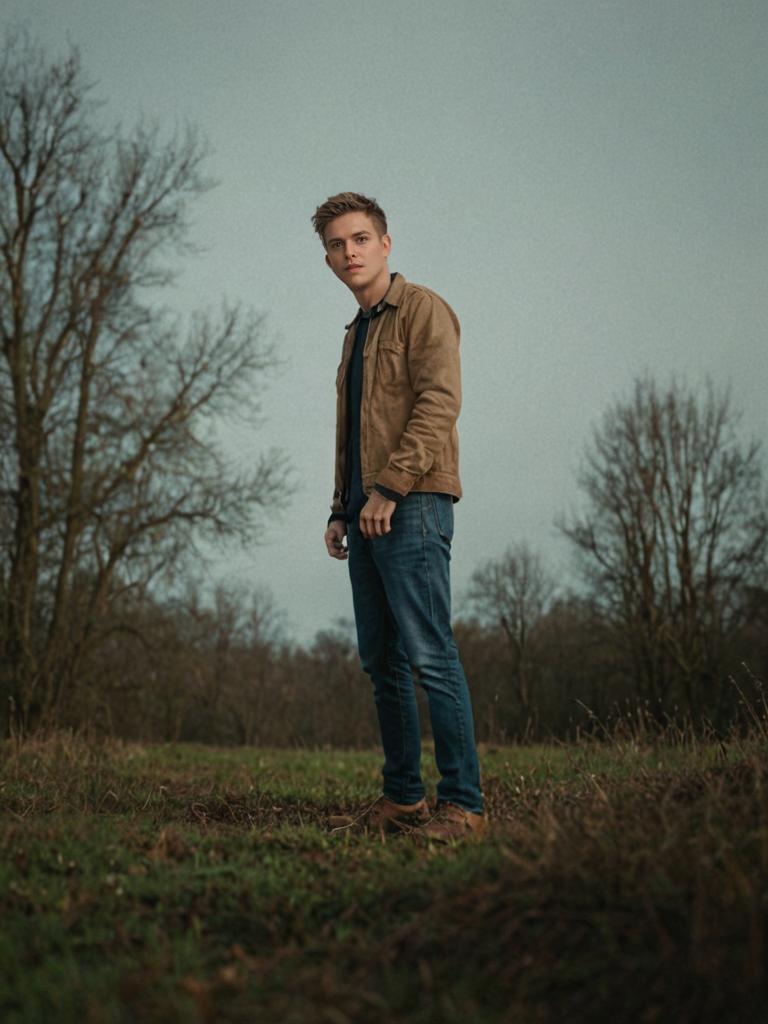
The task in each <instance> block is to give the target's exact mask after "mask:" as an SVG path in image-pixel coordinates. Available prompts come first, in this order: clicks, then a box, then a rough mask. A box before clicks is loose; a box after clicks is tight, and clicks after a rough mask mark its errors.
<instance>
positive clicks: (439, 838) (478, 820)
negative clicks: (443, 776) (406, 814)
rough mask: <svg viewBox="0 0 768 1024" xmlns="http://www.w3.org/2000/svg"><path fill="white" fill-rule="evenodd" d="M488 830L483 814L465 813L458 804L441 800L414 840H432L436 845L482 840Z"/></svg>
mask: <svg viewBox="0 0 768 1024" xmlns="http://www.w3.org/2000/svg"><path fill="white" fill-rule="evenodd" d="M487 829H488V819H487V818H486V816H485V815H484V814H475V813H474V812H473V811H467V810H465V809H464V808H463V807H459V805H458V804H452V803H449V801H447V800H441V801H440V802H439V803H438V805H437V810H436V811H435V813H434V815H433V816H432V818H431V819H430V820H429V821H428V822H427V823H426V824H425V825H422V826H421V828H420V829H419V830H418V832H416V833H414V838H417V839H419V840H428V839H432V840H434V841H435V842H438V843H452V842H456V841H459V840H462V839H474V840H478V839H482V838H483V836H484V835H485V833H486V831H487Z"/></svg>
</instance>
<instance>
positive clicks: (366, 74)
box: [0, 0, 768, 642]
mask: <svg viewBox="0 0 768 1024" xmlns="http://www.w3.org/2000/svg"><path fill="white" fill-rule="evenodd" d="M0 11H2V12H3V18H4V19H5V20H6V21H7V22H8V23H10V22H17V21H18V20H19V19H20V18H22V19H23V20H24V21H25V22H26V24H27V25H28V26H29V28H30V29H31V30H32V33H33V34H34V35H36V36H37V37H38V39H39V40H40V41H41V42H42V43H43V44H44V45H45V46H46V48H47V49H48V50H49V51H50V52H51V53H56V52H63V50H64V48H65V45H66V41H67V39H69V40H70V41H71V42H72V43H74V44H76V45H77V47H78V48H79V49H80V52H81V55H82V58H83V63H84V65H85V68H86V71H87V73H88V74H89V75H90V77H91V78H92V79H93V80H95V81H96V82H97V85H98V88H97V92H98V93H99V94H100V95H101V96H102V97H103V98H104V99H105V100H106V101H107V105H106V113H107V114H108V115H110V116H111V117H112V119H114V120H120V121H122V122H123V123H124V124H125V125H130V124H131V123H132V122H133V121H134V120H135V119H136V118H137V117H138V116H139V115H141V114H146V115H150V116H152V117H157V118H158V119H159V120H160V122H161V123H162V124H166V125H167V126H168V128H169V129H172V128H173V127H174V125H177V124H183V123H184V122H186V121H190V122H192V123H194V124H196V125H198V126H199V127H200V129H201V130H202V132H203V134H204V135H205V136H206V137H207V139H208V140H209V142H210V144H211V149H212V155H211V158H210V160H209V163H208V169H209V171H210V172H211V173H212V174H213V175H214V176H215V177H216V178H217V179H218V180H219V182H220V184H219V187H218V188H217V189H216V190H215V191H213V192H212V193H210V194H208V195H207V196H206V197H205V198H204V199H203V201H202V202H201V203H200V206H199V208H198V211H197V215H196V216H195V222H194V238H195V240H196V241H198V242H199V243H201V244H202V245H204V246H205V252H204V253H203V254H202V255H201V256H199V257H197V258H196V259H195V260H194V261H193V262H191V263H190V264H189V266H188V267H187V269H186V270H185V272H184V274H183V276H182V278H181V281H180V285H179V288H178V292H177V294H176V296H175V298H174V302H175V303H177V304H179V305H180V306H181V307H182V308H186V309H190V310H191V309H193V308H195V307H199V306H201V305H204V306H205V305H209V306H213V307H216V306H218V305H219V302H220V299H221V297H222V296H226V297H227V298H229V299H232V300H238V301H242V302H244V303H246V304H249V305H252V306H253V307H255V308H256V309H259V310H263V311H264V312H265V313H266V314H267V315H268V331H269V333H270V336H271V337H272V338H273V339H275V340H276V341H277V343H278V346H279V350H280V354H281V356H282V358H283V359H284V362H285V365H284V368H283V370H282V372H281V374H280V375H279V376H278V377H276V378H275V379H274V380H272V381H271V383H270V386H269V391H268V393H267V395H266V398H265V401H264V411H265V414H266V417H267V419H266V422H265V425H264V427H263V428H262V429H261V430H260V431H259V433H258V434H255V435H254V434H253V433H250V434H242V433H241V434H239V435H236V436H235V435H233V439H232V450H233V452H235V451H236V452H237V454H238V456H239V457H240V458H241V459H243V460H244V462H247V461H248V460H249V459H250V458H252V457H254V455H255V453H256V452H258V451H260V450H263V449H264V448H266V447H269V446H271V445H279V446H281V447H282V448H283V449H284V451H285V453H286V456H287V458H289V459H290V461H291V462H292V464H293V466H294V467H295V469H296V479H297V481H298V483H299V489H298V491H297V493H296V495H295V497H294V498H293V501H292V503H291V505H290V507H289V508H288V510H287V511H286V512H285V513H283V514H282V515H281V516H280V517H279V519H275V520H274V521H273V522H272V523H271V524H270V526H269V529H268V530H267V532H266V534H265V539H264V543H263V544H262V545H261V546H259V547H258V548H255V549H253V550H248V551H245V552H243V553H242V554H240V555H238V556H237V557H228V558H226V559H224V558H222V559H219V560H218V561H217V563H216V564H215V566H214V576H216V577H221V578H225V579H236V580H238V581H240V582H242V583H244V584H246V585H247V586H249V587H250V586H260V587H266V588H268V589H270V590H271V592H272V594H273V596H274V600H275V602H276V604H277V605H278V606H279V607H281V608H283V609H284V610H285V612H286V616H287V623H288V627H289V632H290V634H291V635H292V636H293V637H294V638H295V639H297V640H299V641H301V642H307V641H309V640H311V638H312V636H313V635H314V633H315V631H316V630H318V629H321V628H325V627H327V626H329V625H332V624H333V622H334V620H335V619H336V618H337V617H338V616H343V617H351V615H352V602H351V596H350V593H349V584H348V579H347V569H346V566H345V565H344V564H343V563H338V562H336V561H333V560H331V559H330V558H328V556H327V555H326V554H325V548H324V545H323V541H322V534H323V530H324V527H325V520H326V518H327V514H328V506H329V504H330V499H331V492H332V490H333V479H332V477H333V421H334V413H335V396H334V380H335V370H336V366H337V364H338V360H339V354H340V347H341V341H342V334H343V325H344V323H345V322H347V321H348V320H350V319H351V318H352V316H353V314H354V312H355V303H354V299H353V298H352V296H351V294H350V293H349V292H348V291H346V289H345V288H344V287H343V286H342V285H341V284H340V282H339V281H337V280H336V278H334V277H333V276H332V274H331V273H330V271H329V270H328V269H327V268H326V267H325V265H324V263H323V252H322V248H321V246H320V244H319V242H318V240H317V239H316V237H315V236H314V235H313V232H312V227H311V224H310V217H311V215H312V213H313V212H314V209H315V207H316V206H317V205H318V203H320V202H322V201H323V200H324V199H325V198H326V197H327V196H328V195H330V194H332V193H334V192H338V191H341V190H346V189H352V190H357V191H362V192H365V193H367V194H369V195H372V196H375V197H376V198H377V199H378V201H379V202H380V204H381V205H382V206H383V208H384V209H385V211H386V212H387V215H388V218H389V225H390V233H391V235H392V238H393V252H392V256H391V258H390V266H391V268H392V269H393V270H399V271H400V272H401V273H403V274H404V275H405V277H406V278H408V279H410V280H412V281H416V282H419V283H422V284H425V285H428V286H429V287H431V288H433V289H434V290H436V291H438V292H439V293H440V294H441V295H443V296H444V297H445V298H446V299H447V300H448V302H450V304H451V305H452V306H453V307H454V309H455V310H456V312H457V313H458V315H459V318H460V320H461V323H462V365H463V378H464V407H463V411H462V414H461V418H460V421H459V432H460V437H461V443H462V464H461V475H462V481H463V485H464V491H465V497H464V499H463V500H462V502H461V503H460V504H459V505H457V506H456V537H455V542H454V558H453V584H454V595H455V599H456V600H457V601H458V599H460V597H461V594H462V591H463V590H464V589H465V588H466V585H467V582H468V580H469V576H470V574H471V572H472V570H473V569H474V568H475V567H476V566H477V565H478V564H480V562H482V561H483V560H485V559H487V558H492V557H496V556H498V555H500V554H502V552H503V551H504V548H505V547H506V546H507V545H508V544H509V543H511V542H514V541H519V540H526V541H528V542H529V543H530V544H531V545H532V546H534V547H535V548H538V549H539V550H540V551H541V552H542V554H544V555H545V557H546V558H547V559H548V560H549V561H550V563H551V565H552V566H553V568H555V569H556V570H558V571H562V572H563V573H565V572H566V571H567V564H568V551H567V548H566V546H565V544H564V542H563V541H562V540H561V539H560V538H558V536H557V533H556V531H555V530H554V527H553V519H554V517H555V516H556V515H557V513H559V512H562V511H563V510H566V509H567V508H569V507H570V506H572V505H573V504H574V503H575V502H577V501H578V491H577V488H576V483H575V479H576V473H577V470H578V466H579V462H580V459H581V457H582V454H583V451H584V446H585V444H586V443H587V441H588V439H589V436H590V430H591V425H592V424H593V423H594V422H595V421H596V420H597V419H598V418H599V416H600V415H601V413H602V412H603V410H604V409H605V407H606V406H607V405H608V404H609V403H610V402H611V401H612V400H613V399H615V398H616V397H619V396H622V395H625V394H628V393H629V391H630V389H631V386H632V380H633V378H634V377H635V376H636V375H638V374H640V373H643V372H644V371H646V370H648V371H651V372H652V373H653V374H654V375H655V376H656V377H657V378H658V379H659V380H660V381H662V382H664V381H666V380H668V379H669V377H670V376H671V375H672V374H677V375H679V376H682V377H685V378H686V379H688V380H689V381H690V382H691V383H692V384H694V385H698V384H700V383H701V382H702V381H703V380H704V378H705V377H706V375H709V376H711V377H712V379H713V380H714V381H715V382H716V383H717V384H722V385H730V386H731V387H732V393H733V400H734V404H735V406H736V407H737V408H739V409H742V410H743V411H744V433H745V436H746V435H747V434H751V435H757V436H760V437H764V436H765V435H766V432H767V431H766V428H767V427H768V410H767V406H766V385H768V356H766V324H767V322H768V315H767V314H768V288H767V287H766V272H767V271H768V230H767V229H768V206H767V204H766V195H768V170H767V168H768V74H767V73H766V67H767V66H768V61H766V53H768V3H766V0H731V2H729V3H724V2H722V0H517V2H515V0H492V2H484V0H474V2H468V0H440V2H437V0H428V2H423V0H422V2H418V0H410V2H405V0H390V2H388V3H386V4H384V3H376V4H374V3H369V2H366V0H358V2H355V3H352V2H347V0H325V2H324V0H313V2H307V0H302V2H290V0H280V2H263V0H218V2H217V3H211V2H210V0H151V2H149V0H0Z"/></svg>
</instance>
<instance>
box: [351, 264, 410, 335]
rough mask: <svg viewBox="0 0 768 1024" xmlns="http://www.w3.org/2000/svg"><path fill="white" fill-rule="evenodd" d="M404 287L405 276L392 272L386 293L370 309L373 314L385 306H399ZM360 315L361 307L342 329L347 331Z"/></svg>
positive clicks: (375, 314)
mask: <svg viewBox="0 0 768 1024" xmlns="http://www.w3.org/2000/svg"><path fill="white" fill-rule="evenodd" d="M404 288H405V278H404V277H403V275H402V274H398V273H395V274H392V276H391V279H390V282H389V288H388V289H387V294H386V295H385V296H384V298H383V299H382V300H381V302H379V304H378V305H376V306H374V307H373V309H372V310H371V312H372V314H373V316H378V315H379V313H381V312H382V311H383V310H384V309H386V307H387V306H399V305H400V303H401V301H402V298H403V290H404ZM362 315H363V311H362V309H358V311H357V313H356V314H355V316H354V318H353V319H352V320H350V322H349V323H348V324H345V325H344V329H345V330H347V331H348V330H349V329H350V327H353V326H354V325H355V324H356V323H357V321H358V320H359V319H360V317H361V316H362Z"/></svg>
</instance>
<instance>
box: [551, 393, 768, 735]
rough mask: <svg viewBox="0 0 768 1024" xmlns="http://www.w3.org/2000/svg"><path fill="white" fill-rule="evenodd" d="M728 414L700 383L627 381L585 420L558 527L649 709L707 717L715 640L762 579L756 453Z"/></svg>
mask: <svg viewBox="0 0 768 1024" xmlns="http://www.w3.org/2000/svg"><path fill="white" fill-rule="evenodd" d="M738 421H739V417H738V416H737V415H736V414H735V413H734V412H733V410H732V408H731V403H730V399H729V397H728V395H727V394H719V393H716V391H715V390H714V388H713V387H712V386H711V385H709V386H708V387H707V389H706V391H705V393H704V394H703V395H702V396H697V395H696V394H694V393H693V391H692V390H690V388H688V387H687V386H684V385H682V384H678V383H673V384H671V385H670V386H669V387H667V388H666V390H661V389H660V388H659V387H658V385H657V384H656V383H655V382H654V381H653V379H651V378H650V377H644V378H642V379H640V380H638V381H636V383H635V387H634V394H633V396H632V398H630V399H629V400H626V401H618V402H616V403H614V404H613V405H612V406H611V407H610V408H609V409H608V411H607V412H606V413H605V415H604V417H603V419H602V422H601V423H600V424H599V425H598V426H597V427H596V428H595V431H594V436H593V440H592V444H591V447H590V448H589V450H588V452H587V454H586V460H585V464H584V468H583V470H582V472H581V476H580V480H579V482H580V486H581V489H582V491H583V493H584V496H585V499H586V502H585V508H584V511H583V512H582V513H581V514H577V515H574V516H572V517H571V518H570V519H567V520H564V521H563V522H562V523H561V527H562V529H563V531H564V533H565V535H566V536H567V537H569V538H570V540H571V541H572V542H573V544H574V545H575V548H576V550H577V552H578V553H579V555H580V564H581V568H582V570H583V573H584V578H585V580H586V582H587V584H588V588H589V591H590V594H591V598H592V601H593V604H594V606H595V607H596V608H597V609H598V610H599V611H600V612H601V614H602V615H603V616H604V617H605V618H606V619H607V620H608V621H609V622H610V623H611V624H612V626H613V629H614V633H615V636H616V638H617V642H618V643H620V644H621V646H622V648H623V650H624V651H625V652H626V655H627V657H628V667H629V669H630V671H631V673H632V675H633V677H634V679H635V680H636V682H637V687H638V695H639V696H640V697H641V698H644V699H647V700H648V701H650V702H651V705H652V706H653V707H654V708H656V709H658V710H660V711H667V712H669V711H670V710H671V709H672V707H673V705H678V706H680V707H682V708H683V709H685V710H687V712H689V713H690V714H692V715H693V716H694V717H695V718H699V717H701V716H702V715H703V714H704V713H706V714H707V715H708V716H710V717H716V716H717V714H718V713H719V710H718V709H719V704H720V701H721V699H723V697H724V693H723V689H722V683H723V681H724V677H725V675H726V670H727V665H726V652H727V648H728V642H729V639H730V638H732V637H733V636H734V635H735V633H736V631H738V629H739V628H740V627H741V626H742V625H743V622H744V617H745V614H747V611H748V607H749V602H748V601H747V600H746V597H747V594H748V592H749V590H750V588H755V587H764V586H765V582H766V566H767V558H768V517H767V516H766V502H765V493H764V490H763V486H762V481H761V464H760V452H759V446H758V443H757V442H752V443H744V442H743V441H741V440H740V439H739V436H738V430H737V428H738Z"/></svg>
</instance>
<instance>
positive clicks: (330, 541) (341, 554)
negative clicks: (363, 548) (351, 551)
mask: <svg viewBox="0 0 768 1024" xmlns="http://www.w3.org/2000/svg"><path fill="white" fill-rule="evenodd" d="M346 536H347V524H346V523H345V522H344V520H343V519H334V520H333V522H331V523H329V524H328V529H327V530H326V531H325V546H326V547H327V548H328V554H329V555H330V556H331V558H339V559H341V561H344V559H345V558H347V549H346V548H345V547H344V544H343V541H344V538H345V537H346Z"/></svg>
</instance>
